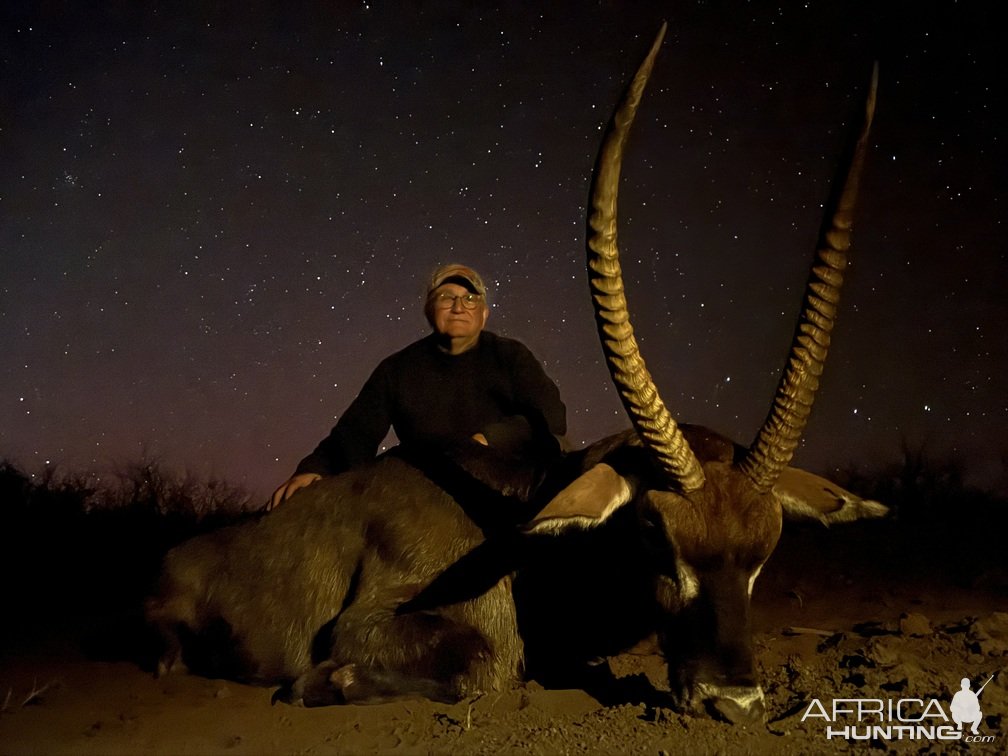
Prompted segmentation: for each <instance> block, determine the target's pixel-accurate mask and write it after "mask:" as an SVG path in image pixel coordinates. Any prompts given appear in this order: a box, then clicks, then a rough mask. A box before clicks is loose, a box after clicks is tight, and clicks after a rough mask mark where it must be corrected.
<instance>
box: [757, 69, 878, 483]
mask: <svg viewBox="0 0 1008 756" xmlns="http://www.w3.org/2000/svg"><path fill="white" fill-rule="evenodd" d="M877 87H878V64H877V63H876V64H875V67H874V69H873V70H872V77H871V84H870V86H869V88H868V95H867V97H866V98H865V107H864V122H863V123H862V125H861V129H860V132H859V134H858V136H857V139H856V140H855V141H854V143H853V145H851V146H850V147H848V149H847V151H846V152H845V155H844V157H845V159H844V160H843V161H842V162H841V164H840V168H839V170H838V171H837V176H836V178H835V179H834V183H833V187H832V191H831V195H830V201H829V204H828V205H827V206H826V216H825V218H824V221H823V225H822V227H821V229H820V231H819V242H818V244H817V246H816V254H815V259H814V260H813V263H812V271H811V273H810V274H809V279H808V283H807V284H806V287H805V301H804V304H803V305H802V311H801V315H800V316H799V318H798V325H797V327H796V328H795V333H794V338H793V339H792V342H791V352H790V355H789V356H788V359H787V362H786V363H785V365H784V372H783V373H782V374H781V379H780V383H779V384H778V385H777V393H776V395H775V397H774V401H773V404H772V405H771V407H770V413H769V414H768V415H767V418H766V420H765V421H764V423H763V427H762V428H760V431H759V433H758V434H757V435H756V438H755V439H754V440H753V443H752V445H751V446H750V447H749V451H748V452H747V453H746V456H745V458H744V459H743V460H742V461H741V462H740V463H739V467H740V469H741V470H742V471H743V472H744V473H745V474H746V475H748V476H749V478H750V479H751V480H752V481H753V483H755V484H756V487H757V488H758V489H759V490H761V491H769V490H770V489H771V488H773V485H774V483H776V482H777V478H778V477H779V476H780V474H781V471H782V470H783V469H784V468H785V467H787V465H788V463H789V462H790V461H791V457H792V456H793V455H794V452H795V448H796V447H797V446H798V441H799V440H800V439H801V435H802V432H803V431H804V430H805V424H806V422H807V421H808V417H809V413H810V412H811V410H812V402H813V401H814V399H815V392H816V389H818V388H819V376H820V375H821V374H822V369H823V364H824V363H825V361H826V354H827V352H828V351H829V345H830V332H831V331H832V330H833V322H834V318H835V316H836V310H837V304H838V303H839V301H840V287H841V286H842V285H843V273H844V269H845V268H846V267H847V251H848V249H849V248H850V241H851V226H852V223H853V216H854V205H855V203H856V200H857V194H858V183H859V181H860V179H861V170H862V168H863V167H864V161H865V156H866V154H867V152H868V132H869V131H870V130H871V124H872V118H873V117H874V115H875V93H876V89H877Z"/></svg>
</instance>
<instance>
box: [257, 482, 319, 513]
mask: <svg viewBox="0 0 1008 756" xmlns="http://www.w3.org/2000/svg"><path fill="white" fill-rule="evenodd" d="M321 477H322V476H321V475H316V474H315V473H300V474H298V475H292V476H291V477H290V480H288V481H287V482H286V483H284V484H283V485H282V486H280V488H278V489H277V490H276V491H274V492H273V497H272V498H271V499H270V500H269V503H268V504H267V505H266V511H267V512H268V511H269V510H271V509H275V508H276V507H279V506H280V505H281V504H283V503H284V502H285V501H287V499H289V498H290V497H291V496H293V495H294V492H295V491H297V490H298V489H299V488H304V487H305V486H309V485H311V484H312V483H314V482H315V481H316V480H318V479H319V478H321Z"/></svg>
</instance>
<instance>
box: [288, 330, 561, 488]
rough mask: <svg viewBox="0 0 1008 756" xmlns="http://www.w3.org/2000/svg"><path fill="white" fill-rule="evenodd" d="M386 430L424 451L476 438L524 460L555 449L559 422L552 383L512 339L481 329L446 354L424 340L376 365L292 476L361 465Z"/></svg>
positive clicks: (328, 472) (429, 339)
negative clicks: (468, 344)
mask: <svg viewBox="0 0 1008 756" xmlns="http://www.w3.org/2000/svg"><path fill="white" fill-rule="evenodd" d="M389 427H392V429H393V430H395V433H396V436H397V437H398V438H399V442H400V443H401V444H403V445H404V446H407V447H412V446H416V447H417V448H422V449H424V450H427V451H430V450H432V449H437V448H441V447H447V446H450V445H452V444H456V443H458V442H459V441H461V440H463V439H468V438H471V437H472V436H473V435H474V434H476V433H482V434H483V435H484V436H486V438H487V440H488V441H489V443H490V445H491V446H492V447H495V448H498V449H501V450H503V451H505V452H508V453H512V454H515V455H516V456H526V455H535V454H540V453H550V452H552V451H555V450H556V449H557V448H558V442H557V439H558V438H559V437H561V436H563V435H564V434H565V433H566V432H567V419H566V408H565V407H564V404H563V402H562V401H561V399H560V392H559V390H558V389H557V387H556V384H555V383H553V381H552V380H551V379H550V378H549V376H547V375H546V373H545V371H544V370H543V368H542V365H540V363H539V361H538V360H537V359H536V358H535V356H534V355H533V354H532V352H530V351H529V349H528V348H527V347H526V346H525V345H524V344H522V343H521V342H520V341H516V340H514V339H509V338H505V337H502V336H498V335H496V334H494V333H490V332H489V331H483V332H482V333H481V334H480V337H479V341H478V343H477V344H476V346H475V347H473V348H472V349H470V350H468V351H466V352H463V353H462V354H459V355H449V354H446V353H445V352H443V351H442V350H440V349H439V348H438V346H437V343H436V341H435V339H434V337H433V336H428V337H426V338H423V339H420V340H419V341H416V342H414V343H413V344H410V345H409V346H407V347H406V348H405V349H403V350H401V351H399V352H396V353H395V354H393V355H391V356H390V357H388V358H386V359H385V360H383V361H382V362H381V364H379V365H378V367H377V368H376V369H375V371H374V372H373V373H372V374H371V377H370V378H368V380H367V382H366V383H365V384H364V387H363V388H362V389H361V392H360V394H358V396H357V398H356V399H354V401H353V402H352V403H351V404H350V406H349V407H348V408H347V410H346V411H345V412H344V413H343V415H342V416H341V417H340V419H339V421H338V422H337V423H336V426H335V427H334V428H333V429H332V432H331V433H330V434H329V436H328V437H326V438H325V439H323V441H322V442H321V443H320V444H319V445H318V446H317V447H316V449H315V451H314V452H312V453H311V454H310V455H308V456H307V457H305V458H304V459H303V460H301V463H300V464H299V465H298V467H297V472H298V473H309V472H310V473H318V474H320V475H331V474H334V473H337V472H341V471H342V470H346V469H348V468H350V467H355V466H357V465H360V464H363V463H364V462H366V461H368V460H370V459H373V458H374V456H375V454H376V452H377V450H378V445H379V444H380V443H381V441H382V439H384V438H385V435H386V434H387V433H388V430H389Z"/></svg>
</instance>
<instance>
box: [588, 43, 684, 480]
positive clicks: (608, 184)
mask: <svg viewBox="0 0 1008 756" xmlns="http://www.w3.org/2000/svg"><path fill="white" fill-rule="evenodd" d="M666 26H667V25H666V24H662V27H661V29H659V31H658V36H657V37H656V38H655V41H654V44H652V45H651V50H650V52H648V54H647V57H646V58H644V62H643V63H641V65H640V68H639V69H637V74H636V75H635V76H634V78H633V81H632V82H631V83H630V86H629V88H628V89H627V91H626V94H624V96H623V100H622V102H620V105H619V107H618V108H617V110H616V113H615V115H614V116H613V119H612V122H611V123H610V124H609V129H608V131H607V133H606V137H605V139H604V141H603V143H602V147H601V149H600V150H599V156H598V160H597V162H596V164H595V176H594V181H593V186H592V194H591V207H592V213H591V216H590V217H589V219H588V225H589V227H590V229H591V231H590V233H589V236H588V279H589V284H590V286H591V294H592V304H593V306H594V308H595V323H596V325H597V326H598V332H599V339H600V340H601V342H602V351H603V353H604V354H605V357H606V363H607V365H608V367H609V374H610V375H611V376H612V379H613V383H614V384H615V385H616V389H617V391H618V392H619V395H620V399H621V400H622V401H623V407H624V408H625V409H626V411H627V414H628V415H629V416H630V421H631V422H632V423H633V426H634V428H635V429H636V431H637V434H638V435H639V436H640V438H641V440H642V441H643V442H644V445H645V446H646V447H647V448H648V449H649V451H650V452H651V454H652V455H653V457H654V459H655V461H656V462H657V464H658V466H659V467H660V468H661V469H662V471H663V472H664V473H665V474H666V475H667V476H668V477H669V478H670V479H671V480H672V481H673V482H674V483H676V484H678V486H679V487H680V488H681V489H682V490H684V491H694V490H696V489H698V488H701V487H702V486H703V484H704V474H703V470H702V469H701V467H700V463H699V462H698V461H697V459H696V456H695V455H694V454H693V451H692V450H691V449H690V447H689V444H688V443H687V442H686V438H685V437H684V436H683V433H682V431H681V430H680V429H679V426H677V425H676V423H675V420H673V419H672V416H671V415H670V414H669V411H668V410H667V409H666V407H665V404H664V402H662V400H661V397H660V396H659V395H658V389H657V388H656V386H655V383H654V380H653V379H652V378H651V374H650V373H649V372H648V370H647V367H646V365H645V364H644V359H643V358H642V357H641V354H640V349H639V348H638V346H637V339H636V338H635V337H634V331H633V326H632V325H631V324H630V313H629V311H628V310H627V302H626V296H625V295H624V291H623V275H622V271H621V269H620V263H619V248H618V246H617V241H616V198H617V194H618V192H619V180H620V169H621V167H622V164H623V149H624V147H625V145H626V139H627V134H628V133H629V131H630V126H631V125H632V124H633V120H634V116H636V114H637V106H638V105H639V104H640V98H641V94H642V93H643V91H644V87H645V86H646V84H647V81H648V78H649V77H650V75H651V69H652V68H653V66H654V60H655V56H656V55H657V54H658V48H659V47H660V46H661V43H662V40H663V39H664V37H665V29H666Z"/></svg>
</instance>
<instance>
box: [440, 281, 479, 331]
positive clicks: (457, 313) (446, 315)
mask: <svg viewBox="0 0 1008 756" xmlns="http://www.w3.org/2000/svg"><path fill="white" fill-rule="evenodd" d="M467 296H475V295H472V292H470V291H469V290H468V289H467V288H465V287H464V286H460V285H459V284H456V283H446V284H441V286H438V287H437V288H436V289H435V290H434V291H433V292H432V293H431V303H430V310H429V311H430V316H431V317H430V320H431V325H432V326H433V327H434V331H435V332H436V333H439V334H441V335H442V336H447V337H448V338H451V339H474V338H476V336H477V335H479V332H480V331H482V330H483V326H484V325H486V320H487V316H488V315H489V314H490V309H489V308H488V307H487V306H486V300H485V299H484V298H483V297H478V296H477V298H476V306H475V307H473V308H472V309H467V308H466V306H465V303H464V301H463V298H464V297H467Z"/></svg>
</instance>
